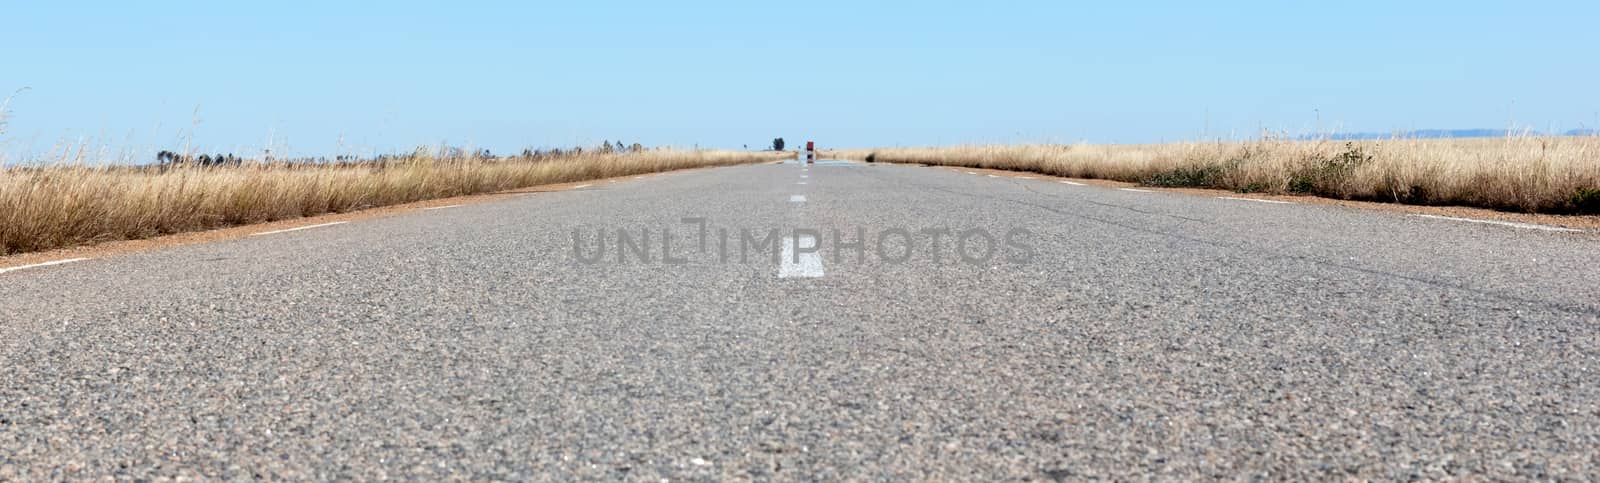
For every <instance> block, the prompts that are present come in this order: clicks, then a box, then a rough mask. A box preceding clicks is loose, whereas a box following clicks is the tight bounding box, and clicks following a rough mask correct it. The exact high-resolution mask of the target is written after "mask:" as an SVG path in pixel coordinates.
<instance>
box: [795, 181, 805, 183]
mask: <svg viewBox="0 0 1600 483" xmlns="http://www.w3.org/2000/svg"><path fill="white" fill-rule="evenodd" d="M795 184H806V182H804V181H801V182H799V183H795Z"/></svg>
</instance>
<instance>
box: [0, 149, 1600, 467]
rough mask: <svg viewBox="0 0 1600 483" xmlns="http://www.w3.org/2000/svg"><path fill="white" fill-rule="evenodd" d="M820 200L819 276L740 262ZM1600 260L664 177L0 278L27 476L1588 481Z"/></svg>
mask: <svg viewBox="0 0 1600 483" xmlns="http://www.w3.org/2000/svg"><path fill="white" fill-rule="evenodd" d="M802 174H805V175H806V176H808V177H807V178H804V179H802V178H800V175H802ZM801 181H804V182H805V183H806V184H804V185H801V184H798V183H799V182H801ZM792 195H803V196H805V197H806V201H805V202H804V203H795V202H791V201H789V200H790V197H791V196H792ZM693 217H703V218H706V226H707V233H708V234H709V235H711V236H710V237H708V238H709V239H708V240H706V241H707V244H706V249H705V250H704V251H701V250H700V245H699V240H698V239H699V234H700V231H699V228H698V226H697V225H696V224H685V223H683V221H682V220H683V219H684V218H693ZM796 228H798V229H801V230H802V232H801V233H802V234H803V233H805V230H814V231H815V232H816V233H817V234H819V235H822V236H821V237H820V238H821V245H822V247H821V248H822V251H821V256H822V263H821V269H822V272H823V274H822V276H820V277H790V278H780V277H779V273H780V271H782V268H781V267H782V265H783V264H782V263H781V262H779V263H774V262H773V261H772V260H771V258H770V257H767V253H766V252H761V253H757V254H755V255H754V256H751V257H750V259H749V260H747V261H740V260H739V259H738V257H739V255H738V246H739V243H740V240H739V235H738V233H740V232H741V231H749V232H751V233H752V234H756V235H763V234H765V233H766V231H767V230H770V229H778V230H780V232H781V233H788V234H789V235H793V234H794V233H792V230H794V229H796ZM858 228H859V229H860V230H861V231H860V232H859V233H861V234H864V235H865V236H864V238H866V242H867V243H866V245H865V246H864V247H863V248H862V250H861V251H862V252H864V253H857V252H856V251H854V250H855V249H854V248H850V247H848V246H847V247H844V248H843V249H836V248H838V247H837V246H836V245H835V243H834V242H835V240H834V236H833V235H832V231H834V230H838V231H840V232H841V233H842V235H843V238H844V239H843V240H842V241H844V242H851V241H855V240H857V233H858V232H857V231H856V230H857V229H858ZM719 229H720V230H726V232H727V233H729V234H730V237H729V238H728V239H729V240H730V242H729V244H728V248H727V249H726V250H727V251H728V252H729V256H728V257H723V256H722V255H720V254H719V251H720V250H719V242H718V238H719V237H717V236H716V234H717V233H718V232H719ZM895 229H903V230H905V232H903V233H907V234H910V235H911V236H910V237H909V239H910V240H911V248H912V250H911V252H910V255H909V256H907V257H906V259H905V260H904V261H899V260H898V258H899V256H900V255H901V254H902V253H905V252H904V250H903V248H904V246H903V245H901V244H900V243H899V242H898V240H902V239H904V238H902V237H900V236H898V235H895V234H894V233H898V232H895V231H894V230H895ZM617 230H627V232H628V233H631V234H639V233H642V232H643V233H647V234H648V235H649V237H650V239H651V242H650V244H649V245H647V247H648V253H649V254H650V255H651V256H652V260H651V261H650V262H648V263H646V262H640V261H639V260H637V259H634V258H633V257H632V255H635V254H636V253H635V252H631V251H629V252H627V254H628V255H629V259H628V260H626V261H624V262H619V261H618V260H617V247H616V243H615V242H616V239H615V235H616V232H617ZM924 230H933V231H928V232H925V231H924ZM937 230H949V232H950V233H951V235H946V236H944V237H943V238H942V240H941V242H942V247H941V250H940V251H939V252H938V253H935V252H934V251H933V250H932V247H931V244H932V238H933V235H932V233H934V231H937ZM972 230H982V231H983V232H984V233H989V234H991V235H992V236H995V237H997V240H996V242H995V245H993V246H992V247H993V248H994V252H993V253H992V256H991V257H988V258H983V257H979V256H977V255H972V253H981V252H982V251H983V250H980V248H981V247H983V246H988V245H986V244H984V243H982V242H981V237H980V238H973V239H970V240H969V241H971V242H972V243H970V244H969V245H967V246H965V247H964V248H966V249H967V250H968V252H969V255H971V256H969V257H968V258H969V259H981V260H980V261H967V260H963V259H962V257H961V256H959V255H958V254H957V253H956V250H957V249H958V248H963V247H957V246H955V244H954V235H955V234H959V233H962V232H970V231H972ZM575 231H576V233H577V237H576V241H581V242H584V243H587V244H592V243H594V241H595V237H596V236H598V235H597V234H598V233H609V235H606V236H607V237H609V238H611V239H610V240H608V243H609V244H608V245H607V250H608V252H606V253H607V255H606V256H605V258H604V259H602V260H600V261H599V262H596V263H588V262H584V261H583V260H582V259H581V258H580V256H579V255H580V254H581V253H583V252H581V251H580V252H577V253H575V252H574V243H575V236H574V233H575ZM664 232H665V233H671V237H672V241H671V244H672V245H673V249H672V250H673V252H674V255H673V256H674V257H681V258H682V259H683V260H682V263H666V262H663V260H662V249H661V245H662V236H661V234H662V233H664ZM886 233H887V234H888V235H885V234H886ZM974 233H975V232H974ZM1008 233H1010V234H1013V235H1015V236H1016V238H1015V239H1014V240H1012V241H1016V242H1018V243H1017V246H1011V245H1007V243H1006V241H1007V240H1005V236H1006V235H1007V234H1008ZM784 236H788V235H784ZM879 241H883V242H884V244H883V247H879V246H878V242H879ZM587 247H588V248H589V249H592V245H587ZM1019 247H1026V249H1023V248H1019ZM880 248H883V249H884V251H885V253H886V254H887V255H888V256H880V254H878V253H876V252H877V251H878V250H879V249H880ZM724 258H726V260H725V259H724ZM789 261H790V262H791V263H792V262H794V261H795V259H794V258H790V260H789ZM802 261H804V260H802ZM1597 263H1600V235H1596V234H1592V233H1552V232H1544V231H1537V230H1525V229H1519V228H1512V227H1504V226H1494V225H1482V224H1472V223H1462V222H1456V221H1450V220H1436V219H1425V218H1417V217H1411V216H1405V215H1401V214H1396V213H1388V212H1371V211H1362V210H1356V209H1351V208H1343V207H1335V206H1326V205H1313V204H1294V205H1270V204H1263V203H1253V202H1247V201H1236V200H1224V199H1217V198H1214V197H1205V196H1195V195H1185V194H1175V193H1159V192H1158V193H1141V192H1130V191H1121V190H1116V189H1111V188H1104V187H1095V186H1070V185H1066V184H1062V183H1058V182H1055V181H1053V180H1047V179H1035V180H1023V179H1015V178H991V177H987V176H983V175H968V174H964V173H962V172H959V171H952V170H947V169H937V168H923V167H912V166H885V165H864V164H854V163H827V164H823V165H818V166H814V167H811V168H809V170H807V171H805V172H802V171H801V167H800V166H796V165H793V164H789V165H761V166H741V167H730V168H719V169H712V170H700V171H693V172H683V173H673V174H667V175H662V176H653V177H647V178H644V179H636V180H635V179H630V180H626V181H622V182H617V183H600V184H596V185H595V186H591V187H588V188H584V189H579V190H572V191H562V192H552V193H539V194H533V195H527V196H521V197H515V198H509V199H504V200H500V201H495V202H489V203H482V204H475V205H469V206H462V207H458V208H452V209H445V210H436V211H425V212H417V213H413V214H406V215H401V216H395V217H388V218H378V219H368V220H363V221H356V222H352V223H349V224H344V225H337V226H329V227H322V228H315V229H310V230H304V231H298V232H291V233H282V234H276V235H268V236H261V237H252V238H246V239H240V240H234V241H226V242H217V243H209V244H201V245H190V246H182V247H177V248H169V249H162V250H157V251H150V252H143V253H138V254H133V255H124V256H117V257H112V258H106V259H99V260H91V261H85V262H79V263H74V264H67V265H58V266H53V267H44V268H37V269H30V270H22V271H16V272H11V273H6V274H3V275H0V294H3V296H0V321H3V323H0V354H3V358H4V359H3V360H4V363H5V365H4V371H5V377H4V378H3V380H0V480H54V479H80V478H102V477H114V478H119V479H142V478H167V477H195V478H206V479H246V478H293V479H377V478H385V477H387V478H415V479H429V480H432V479H516V480H521V479H628V480H642V479H650V480H656V479H659V478H669V479H732V478H755V479H769V478H771V479H781V480H835V479H849V480H866V479H889V480H955V479H1035V480H1051V479H1057V480H1062V479H1066V480H1079V479H1090V478H1115V479H1210V478H1218V479H1274V480H1276V479H1330V478H1373V479H1441V478H1458V477H1468V476H1474V475H1481V476H1487V477H1491V478H1506V479H1575V480H1594V479H1597V478H1600V273H1597V269H1596V265H1597Z"/></svg>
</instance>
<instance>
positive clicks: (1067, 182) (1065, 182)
mask: <svg viewBox="0 0 1600 483" xmlns="http://www.w3.org/2000/svg"><path fill="white" fill-rule="evenodd" d="M1061 184H1070V185H1073V186H1083V183H1079V182H1077V181H1062V182H1061Z"/></svg>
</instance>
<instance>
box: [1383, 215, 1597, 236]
mask: <svg viewBox="0 0 1600 483" xmlns="http://www.w3.org/2000/svg"><path fill="white" fill-rule="evenodd" d="M1411 216H1415V217H1419V218H1432V219H1435V220H1450V221H1465V222H1467V223H1483V224H1487V225H1500V226H1509V227H1512V228H1524V229H1528V230H1544V231H1560V232H1568V233H1582V232H1583V230H1577V229H1572V228H1567V227H1562V226H1550V225H1535V224H1532V223H1517V222H1514V221H1497V220H1477V219H1472V218H1457V217H1454V216H1439V215H1415V214H1414V215H1411Z"/></svg>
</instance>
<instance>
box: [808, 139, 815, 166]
mask: <svg viewBox="0 0 1600 483" xmlns="http://www.w3.org/2000/svg"><path fill="white" fill-rule="evenodd" d="M815 162H817V143H816V141H806V164H812V163H815Z"/></svg>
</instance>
